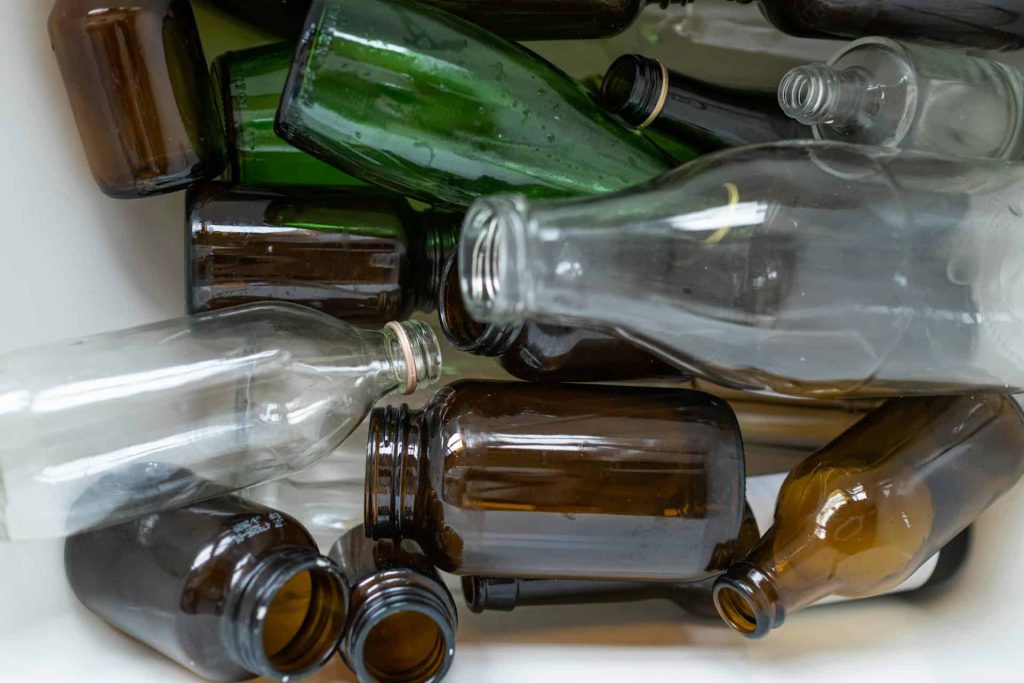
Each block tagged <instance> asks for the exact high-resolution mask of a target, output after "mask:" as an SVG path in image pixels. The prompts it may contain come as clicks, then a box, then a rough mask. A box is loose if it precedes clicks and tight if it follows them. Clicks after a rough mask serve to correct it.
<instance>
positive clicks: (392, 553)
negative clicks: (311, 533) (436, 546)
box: [330, 525, 458, 683]
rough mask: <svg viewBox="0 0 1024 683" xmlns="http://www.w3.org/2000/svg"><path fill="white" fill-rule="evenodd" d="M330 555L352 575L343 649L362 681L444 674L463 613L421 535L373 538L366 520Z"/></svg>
mask: <svg viewBox="0 0 1024 683" xmlns="http://www.w3.org/2000/svg"><path fill="white" fill-rule="evenodd" d="M330 557H331V559H332V560H334V561H335V562H336V563H337V564H338V566H339V567H340V568H341V571H342V573H343V574H344V575H345V578H346V580H347V581H348V586H349V591H350V596H351V597H350V599H349V614H350V615H351V616H350V617H349V621H348V627H347V628H346V630H345V637H344V639H343V640H342V642H341V648H340V651H341V656H342V658H343V659H344V660H345V663H346V664H348V666H349V668H350V669H352V671H353V672H355V674H356V676H358V677H359V681H360V683H378V682H379V681H387V683H428V682H432V681H440V680H441V679H443V678H444V676H445V674H447V673H448V669H449V668H450V667H451V664H452V660H453V658H454V657H455V633H456V631H457V630H458V612H457V610H456V608H455V600H454V599H453V598H452V594H451V592H450V591H449V590H448V587H447V586H445V585H444V582H443V581H442V580H441V577H440V576H439V575H438V573H437V570H436V569H434V567H433V565H431V564H430V562H429V561H428V560H427V558H426V557H425V556H424V555H423V551H422V550H420V548H419V546H417V545H416V543H415V542H413V541H409V540H405V541H402V542H400V543H395V542H393V541H388V540H384V541H377V542H375V541H373V540H371V539H369V538H367V537H366V531H365V530H364V529H363V526H362V525H359V526H357V527H355V528H353V529H351V530H349V531H348V532H346V533H345V535H344V536H342V537H341V538H340V539H338V541H337V543H335V544H334V547H333V548H332V549H331V552H330Z"/></svg>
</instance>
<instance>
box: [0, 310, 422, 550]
mask: <svg viewBox="0 0 1024 683" xmlns="http://www.w3.org/2000/svg"><path fill="white" fill-rule="evenodd" d="M440 364H441V359H440V353H439V350H438V346H437V339H436V337H435V336H434V334H433V332H432V331H431V330H430V328H429V327H427V326H426V325H425V324H424V323H421V322H404V323H401V324H400V325H399V324H397V323H395V324H392V325H389V327H388V328H387V329H385V330H384V331H382V332H371V331H366V330H360V329H358V328H355V327H353V326H351V325H349V324H347V323H344V322H341V321H339V320H336V319H334V318H331V317H330V316H328V315H326V314H323V313H318V312H316V311H313V310H312V309H308V308H303V307H301V306H297V305H294V304H282V303H274V304H253V305H248V306H240V307H237V308H230V309H224V310H221V311H217V312H214V313H207V314H203V315H196V316H190V317H185V318H179V319H176V320H169V321H166V322H161V323H156V324H153V325H146V326H144V327H138V328H135V329H130V330H124V331H120V332H112V333H107V334H101V335H97V336H93V337H87V338H84V339H79V340H74V341H68V342H62V343H57V344H52V345H48V346H43V347H40V348H37V349H32V350H27V351H21V352H15V353H11V354H8V355H5V356H2V357H0V433H2V434H3V435H4V438H3V439H2V441H0V538H10V539H25V538H37V537H52V536H63V535H67V534H69V533H74V532H76V531H80V530H82V529H87V528H90V527H92V526H95V525H98V524H104V525H107V524H114V523H117V522H120V521H124V520H127V519H131V518H133V517H135V516H139V515H142V514H147V513H150V512H155V511H159V510H162V509H167V508H170V507H174V506H178V505H186V504H189V503H191V502H195V501H197V500H203V499H205V498H209V497H212V496H214V495H217V494H219V493H224V492H228V491H232V490H235V489H239V488H242V487H245V486H252V485H254V484H258V483H261V482H264V481H268V480H271V479H275V478H278V477H282V476H285V475H288V474H291V473H294V472H297V471H299V470H301V469H303V468H305V467H308V466H310V465H312V464H314V463H315V462H317V461H319V460H320V459H322V458H323V457H325V456H326V455H328V454H329V453H330V452H331V451H333V450H334V449H335V448H336V447H337V446H338V445H339V444H341V442H342V441H343V440H344V439H345V438H346V437H347V436H348V435H349V434H350V433H351V432H352V431H353V430H354V429H355V428H356V426H357V425H358V424H359V423H360V422H361V421H362V420H363V418H364V417H365V416H366V414H367V413H368V412H369V410H370V408H371V406H372V405H373V403H374V402H375V401H376V400H377V399H378V398H380V397H382V396H385V395H387V394H390V393H392V392H394V391H396V390H402V389H405V390H411V389H413V388H415V386H416V385H417V384H418V383H422V384H429V383H432V382H434V381H436V380H437V378H438V376H439V374H440ZM129 466H134V467H136V468H138V467H150V466H151V467H153V468H157V469H159V470H160V471H167V472H169V474H168V475H167V476H156V475H153V476H152V477H151V482H150V485H149V486H147V487H145V488H142V487H134V488H130V489H123V490H122V489H121V488H118V487H116V486H114V487H112V489H111V490H110V491H109V492H108V494H109V495H108V496H106V498H104V497H103V496H94V497H93V498H92V500H93V502H94V504H93V505H85V504H82V503H81V502H79V503H78V504H76V505H75V507H74V509H73V510H72V509H71V504H72V503H73V502H74V501H75V499H77V498H79V497H80V495H81V494H82V492H83V491H84V490H85V489H86V488H87V487H89V486H90V485H92V484H94V483H95V482H96V481H97V480H98V479H99V478H100V477H102V476H103V475H105V474H108V473H113V472H118V471H122V470H124V468H127V467H129ZM164 468H166V470H165V469H164ZM115 508H116V512H115Z"/></svg>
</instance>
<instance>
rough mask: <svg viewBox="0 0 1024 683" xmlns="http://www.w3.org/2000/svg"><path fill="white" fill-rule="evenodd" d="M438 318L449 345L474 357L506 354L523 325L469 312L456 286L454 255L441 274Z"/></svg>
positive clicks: (457, 281) (455, 260) (457, 272)
mask: <svg viewBox="0 0 1024 683" xmlns="http://www.w3.org/2000/svg"><path fill="white" fill-rule="evenodd" d="M437 317H438V322H440V324H441V331H442V332H444V336H445V338H447V339H448V341H449V342H450V343H451V345H452V346H454V347H455V348H457V349H458V350H459V351H465V352H466V353H472V354H474V355H477V356H500V355H502V354H504V353H506V352H507V351H509V350H511V348H512V345H513V344H514V343H515V341H516V339H518V338H519V335H520V334H521V333H522V331H523V325H522V324H518V325H516V324H513V325H500V324H495V323H481V322H478V321H477V320H474V319H473V318H472V317H471V316H470V315H469V313H468V311H467V310H466V307H465V305H464V304H463V301H462V292H461V290H460V288H459V267H458V255H457V254H452V255H451V257H450V258H449V259H448V263H447V265H445V268H444V273H443V275H442V276H441V286H440V287H439V289H438V296H437Z"/></svg>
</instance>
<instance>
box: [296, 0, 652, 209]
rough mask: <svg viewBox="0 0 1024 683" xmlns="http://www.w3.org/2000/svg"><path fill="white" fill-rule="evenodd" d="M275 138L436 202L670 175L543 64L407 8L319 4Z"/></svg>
mask: <svg viewBox="0 0 1024 683" xmlns="http://www.w3.org/2000/svg"><path fill="white" fill-rule="evenodd" d="M277 131H278V134H279V135H281V136H282V137H283V138H284V139H285V140H287V141H288V142H290V143H291V144H293V145H295V146H296V147H298V148H299V149H303V150H305V151H307V152H309V153H311V154H313V155H314V156H316V157H318V158H320V159H322V160H324V161H326V162H327V163H329V164H331V165H333V166H336V167H338V168H340V169H342V170H343V171H346V172H348V173H351V174H353V175H356V176H357V177H359V178H362V179H364V180H367V181H369V182H372V183H374V184H377V185H382V186H384V187H387V188H389V189H391V190H394V191H396V192H398V193H400V194H403V195H406V196H410V197H414V198H416V199H421V200H423V201H425V202H427V203H429V204H433V205H437V204H454V205H465V204H468V203H469V202H471V201H472V200H473V199H474V198H475V197H478V196H481V195H486V194H490V193H493V192H501V191H509V190H515V191H518V192H522V193H524V194H527V195H530V196H571V195H578V194H593V193H599V192H606V191H609V190H616V189H621V188H623V187H627V186H629V185H632V184H634V183H637V182H640V181H643V180H647V179H649V178H651V177H654V176H656V175H658V174H659V173H661V172H663V171H664V170H666V169H667V167H668V163H667V162H666V161H665V160H664V159H663V157H662V156H661V154H660V152H659V151H658V150H657V148H656V147H654V146H653V144H652V143H650V142H648V141H646V140H644V139H643V138H641V137H640V136H638V135H637V134H636V133H635V132H633V131H630V130H628V129H626V128H625V127H623V126H622V125H621V124H620V123H619V122H617V121H615V120H614V119H613V118H612V117H611V116H610V115H608V114H606V113H605V112H603V111H602V110H601V109H600V107H598V106H597V105H595V104H594V103H593V102H591V101H590V99H589V98H588V97H587V96H586V94H585V93H584V92H583V91H582V90H581V89H580V87H579V85H578V84H577V83H575V82H574V81H573V80H572V79H571V78H569V77H568V76H566V75H565V74H564V73H562V72H561V71H559V70H558V69H555V68H554V67H552V66H551V65H550V64H548V63H547V62H545V61H544V60H543V59H540V58H539V57H537V56H536V55H534V54H533V53H531V52H529V51H528V50H526V49H525V48H523V47H520V46H518V45H516V44H514V43H511V42H508V41H506V40H503V39H501V38H499V37H497V36H494V35H493V34H491V33H488V32H487V31H484V30H483V29H481V28H479V27H477V26H474V25H472V24H470V23H468V22H465V21H462V20H459V19H458V18H456V17H452V16H451V15H448V14H446V13H444V12H440V11H438V10H436V9H433V8H430V7H426V6H424V5H422V4H421V3H416V2H410V1H408V0H378V1H377V2H361V1H359V0H318V1H317V2H316V3H314V6H313V10H312V11H311V12H310V17H309V23H308V27H307V30H306V31H305V32H304V35H303V39H302V42H301V44H300V46H299V50H298V53H297V54H296V58H295V62H294V67H293V70H292V73H291V76H290V77H289V79H288V84H287V86H286V90H285V93H284V96H283V98H282V101H281V109H280V111H279V112H278V116H277Z"/></svg>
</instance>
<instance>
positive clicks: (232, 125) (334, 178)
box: [213, 43, 366, 187]
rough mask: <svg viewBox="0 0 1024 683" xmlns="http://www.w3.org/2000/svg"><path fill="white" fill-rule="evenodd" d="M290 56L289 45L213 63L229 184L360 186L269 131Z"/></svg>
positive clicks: (233, 55)
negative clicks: (225, 146)
mask: <svg viewBox="0 0 1024 683" xmlns="http://www.w3.org/2000/svg"><path fill="white" fill-rule="evenodd" d="M294 52H295V46H294V45H291V44H288V43H278V44H276V45H265V46H262V47H256V48H252V49H250V50H242V51H240V52H228V53H226V54H223V55H221V56H220V57H218V58H217V59H215V60H214V62H213V83H214V88H215V90H216V91H217V102H218V105H219V106H220V109H221V115H222V116H223V118H224V130H225V131H226V133H227V143H228V144H227V147H228V161H229V166H228V168H229V170H228V180H229V181H230V182H231V183H237V184H241V185H250V186H267V185H302V186H307V187H308V186H315V185H323V186H341V185H360V186H365V185H366V183H364V182H363V181H361V180H358V179H356V178H353V177H352V176H350V175H348V174H347V173H342V172H341V171H339V170H338V169H336V168H334V167H332V166H328V165H327V164H325V163H324V162H322V161H320V160H319V159H317V158H316V157H312V156H310V155H308V154H306V153H305V152H303V151H301V150H298V149H296V148H294V147H292V146H291V145H289V144H288V143H287V142H285V141H284V140H282V139H281V138H280V137H278V135H277V133H275V132H274V117H275V116H276V115H277V107H278V105H280V104H281V91H282V90H284V83H285V80H287V78H288V69H289V67H290V66H291V63H292V55H293V54H294Z"/></svg>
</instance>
